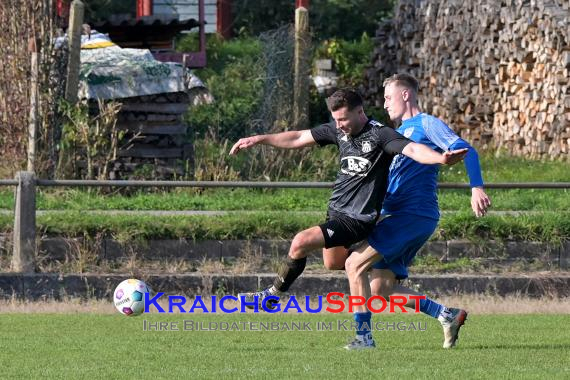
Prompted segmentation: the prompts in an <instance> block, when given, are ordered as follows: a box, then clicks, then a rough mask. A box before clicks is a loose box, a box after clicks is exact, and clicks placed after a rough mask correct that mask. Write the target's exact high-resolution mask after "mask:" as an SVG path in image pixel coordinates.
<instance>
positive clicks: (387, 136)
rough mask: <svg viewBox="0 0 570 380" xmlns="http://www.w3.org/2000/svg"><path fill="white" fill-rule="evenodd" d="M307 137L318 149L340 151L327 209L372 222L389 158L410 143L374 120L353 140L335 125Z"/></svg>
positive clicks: (386, 173)
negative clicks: (330, 147) (330, 146)
mask: <svg viewBox="0 0 570 380" xmlns="http://www.w3.org/2000/svg"><path fill="white" fill-rule="evenodd" d="M311 134H312V135H313V138H314V139H315V141H316V142H317V143H318V144H319V145H320V146H325V145H329V144H336V145H337V146H338V149H339V151H340V170H339V171H338V174H337V176H336V181H335V183H334V188H333V193H332V196H331V198H330V201H329V209H330V210H333V211H336V212H340V213H342V214H344V215H347V216H349V217H351V218H354V219H358V220H362V221H365V222H371V221H374V220H376V218H377V217H378V214H379V212H380V209H381V206H382V201H383V200H384V195H385V194H386V187H387V185H388V170H389V168H390V164H391V162H392V158H394V155H396V154H399V153H402V149H404V147H405V146H406V145H408V144H409V143H410V142H411V140H408V139H407V138H405V137H404V136H402V135H401V134H399V133H398V132H396V131H394V130H393V129H392V128H389V127H386V126H384V125H382V124H381V123H379V122H377V121H375V120H368V122H367V123H366V125H365V126H364V128H363V129H362V131H360V133H359V134H358V135H356V136H347V135H345V134H344V133H343V132H342V131H340V130H338V129H337V128H336V126H335V122H331V123H327V124H323V125H320V126H318V127H315V128H313V129H311Z"/></svg>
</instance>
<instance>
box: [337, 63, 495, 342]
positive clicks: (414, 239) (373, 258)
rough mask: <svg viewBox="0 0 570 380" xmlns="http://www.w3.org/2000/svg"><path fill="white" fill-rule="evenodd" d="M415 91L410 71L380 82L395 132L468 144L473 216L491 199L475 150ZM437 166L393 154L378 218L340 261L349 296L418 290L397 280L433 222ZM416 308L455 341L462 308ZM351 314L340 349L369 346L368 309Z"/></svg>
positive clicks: (443, 143)
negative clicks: (353, 327) (352, 326)
mask: <svg viewBox="0 0 570 380" xmlns="http://www.w3.org/2000/svg"><path fill="white" fill-rule="evenodd" d="M417 93H418V81H417V80H416V79H415V78H414V77H413V76H411V75H408V74H395V75H393V76H392V77H390V78H388V79H387V80H386V81H385V82H384V99H385V103H384V108H385V109H386V110H387V111H388V114H389V115H390V119H391V120H392V121H394V122H395V123H396V124H399V123H400V122H401V126H400V127H399V128H398V129H397V131H398V132H399V133H401V134H402V135H404V136H406V137H408V138H409V139H411V140H412V141H414V142H417V143H421V144H425V145H427V146H429V147H431V148H432V149H435V150H438V151H448V150H453V149H462V148H467V149H468V153H467V156H466V157H465V166H466V168H467V173H468V176H469V180H470V185H471V189H472V190H471V191H472V197H471V206H472V209H473V211H474V212H475V214H476V215H477V216H483V215H485V213H486V211H487V208H488V207H489V206H490V205H491V201H490V199H489V197H488V196H487V194H485V191H484V190H483V179H482V177H481V169H480V165H479V158H478V155H477V152H476V151H475V149H473V147H471V145H469V144H468V143H467V142H465V141H464V140H462V139H461V138H460V137H459V136H457V135H456V134H455V133H454V132H453V131H452V130H451V129H450V128H449V127H448V126H447V125H446V124H445V123H443V122H442V121H441V120H440V119H438V118H436V117H434V116H431V115H427V114H425V113H422V112H421V111H420V109H419V106H418V104H417ZM438 170H439V166H438V165H423V164H420V163H417V162H415V161H413V160H410V159H409V158H407V157H405V156H403V155H401V154H399V155H396V156H395V157H394V160H393V161H392V164H391V166H390V171H389V175H388V188H387V191H386V196H385V198H384V203H383V206H382V211H381V216H380V221H379V222H378V224H377V225H376V227H375V228H374V230H373V232H372V234H371V235H370V236H369V237H368V242H367V243H363V244H362V245H360V246H359V247H358V248H357V249H355V250H354V252H353V253H352V255H351V256H349V257H348V259H347V260H346V263H345V266H346V272H347V275H348V278H349V283H350V293H351V295H352V296H363V297H365V299H368V298H369V297H370V296H371V294H375V295H382V296H384V297H385V298H386V299H387V298H388V296H389V295H392V294H398V295H404V296H409V295H421V294H420V293H417V292H415V291H413V290H412V289H409V288H407V287H404V286H402V285H400V283H399V282H400V280H402V279H405V278H407V277H408V266H409V265H410V264H411V262H412V260H413V259H414V257H415V255H416V253H417V252H418V250H419V249H420V248H421V247H422V246H423V245H424V243H425V242H426V241H427V240H428V239H429V238H430V236H431V235H432V234H433V232H434V231H435V229H436V226H437V223H438V221H439V216H440V215H439V207H438V202H437V175H438ZM370 268H372V270H371V271H370V272H371V281H370V282H369V281H368V271H369V269H370ZM408 299H409V298H408ZM414 302H415V301H414V300H410V301H409V302H408V303H407V304H406V306H407V307H413V306H414ZM420 311H422V312H423V313H425V314H427V315H430V316H432V317H434V318H437V319H438V320H439V321H440V323H441V325H442V327H443V331H444V343H443V347H444V348H451V347H453V346H455V344H456V342H457V338H458V335H459V329H460V328H461V326H462V325H463V324H464V323H465V320H466V318H467V312H466V311H465V310H461V309H455V308H447V307H445V306H443V305H440V304H439V303H437V302H435V301H434V300H431V299H429V298H426V299H425V300H421V301H420ZM354 318H355V321H356V323H357V325H358V329H357V335H356V338H355V339H354V341H352V342H351V343H350V344H348V345H347V346H345V348H346V349H349V350H353V349H366V348H373V347H375V342H374V340H373V338H372V334H371V331H370V327H371V313H370V311H369V310H367V309H366V306H364V305H363V306H356V308H355V313H354Z"/></svg>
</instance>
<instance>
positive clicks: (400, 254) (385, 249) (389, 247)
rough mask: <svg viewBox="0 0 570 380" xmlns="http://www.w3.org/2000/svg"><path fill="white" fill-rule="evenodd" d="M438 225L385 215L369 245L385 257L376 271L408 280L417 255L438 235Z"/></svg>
mask: <svg viewBox="0 0 570 380" xmlns="http://www.w3.org/2000/svg"><path fill="white" fill-rule="evenodd" d="M437 223H438V221H437V220H435V219H431V218H424V217H421V216H416V215H383V216H381V217H380V221H379V222H378V224H376V227H374V231H372V233H371V234H370V236H368V244H370V246H371V247H372V248H374V249H375V250H376V251H378V252H380V254H381V255H382V256H383V258H382V260H380V261H379V262H377V263H376V264H374V265H373V266H372V267H373V268H375V269H389V270H391V271H392V272H394V274H395V275H396V278H397V279H404V278H407V277H408V267H409V266H410V264H411V263H412V261H413V259H414V257H415V256H416V253H417V252H418V251H419V250H420V248H421V247H422V246H423V245H424V244H425V242H426V241H428V239H429V238H430V236H431V235H432V234H433V232H434V231H435V228H436V227H437Z"/></svg>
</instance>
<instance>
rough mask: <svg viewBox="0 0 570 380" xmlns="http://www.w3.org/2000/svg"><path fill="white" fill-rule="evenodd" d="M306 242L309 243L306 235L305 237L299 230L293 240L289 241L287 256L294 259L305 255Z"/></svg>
mask: <svg viewBox="0 0 570 380" xmlns="http://www.w3.org/2000/svg"><path fill="white" fill-rule="evenodd" d="M308 244H309V239H307V237H305V236H304V235H303V233H302V232H299V233H298V234H297V235H295V237H294V238H293V241H292V242H291V249H290V250H289V257H291V258H292V259H295V260H298V259H302V258H303V257H307V252H306V251H307V246H308Z"/></svg>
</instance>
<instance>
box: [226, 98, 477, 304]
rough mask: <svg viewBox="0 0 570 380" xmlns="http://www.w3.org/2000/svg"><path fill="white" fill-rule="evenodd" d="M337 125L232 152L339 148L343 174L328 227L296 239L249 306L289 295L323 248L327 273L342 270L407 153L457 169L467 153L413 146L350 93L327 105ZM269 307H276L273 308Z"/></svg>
mask: <svg viewBox="0 0 570 380" xmlns="http://www.w3.org/2000/svg"><path fill="white" fill-rule="evenodd" d="M327 106H328V109H329V111H330V112H331V114H332V117H333V119H334V121H333V122H330V123H327V124H323V125H320V126H318V127H315V128H313V129H306V130H302V131H287V132H281V133H276V134H267V135H257V136H251V137H246V138H242V139H240V140H239V141H238V142H236V143H235V144H234V146H233V147H232V149H231V150H230V154H237V153H238V152H239V151H240V150H243V149H247V148H250V147H252V146H254V145H257V144H264V145H270V146H273V147H277V148H285V149H296V148H303V147H307V146H312V145H316V144H318V145H319V146H325V145H329V144H335V145H336V146H337V147H338V149H339V152H340V169H339V171H338V174H337V177H336V181H335V183H334V187H333V193H332V196H331V198H330V200H329V206H328V211H327V218H326V221H325V222H324V223H323V224H321V225H319V226H314V227H311V228H308V229H306V230H304V231H301V232H299V233H298V234H297V235H295V237H294V238H293V241H292V242H291V247H290V248H289V254H288V257H287V259H286V262H285V263H284V264H283V265H282V267H281V269H280V270H279V273H278V275H277V276H276V278H275V281H274V283H273V285H272V286H270V287H268V288H266V289H264V290H262V291H259V292H251V293H245V294H240V300H241V298H242V296H245V300H246V301H247V302H255V301H254V300H255V297H258V301H259V303H260V304H261V303H262V302H263V299H264V298H266V297H269V296H279V295H281V294H282V293H283V292H286V291H288V290H289V287H290V286H291V284H293V282H294V281H295V279H297V277H299V276H300V275H301V273H303V270H304V269H305V265H306V262H307V255H308V254H309V252H311V251H313V250H316V249H320V248H323V260H324V264H325V267H326V268H328V269H341V268H342V267H343V266H344V262H345V260H346V258H347V256H348V247H350V246H351V245H352V244H354V243H357V242H359V241H361V240H364V239H366V238H367V237H368V235H369V234H370V233H371V232H372V230H373V228H374V225H375V223H376V220H377V218H378V215H379V211H380V209H381V206H382V200H383V199H384V195H385V193H386V186H387V182H388V181H387V179H388V170H389V168H390V164H391V162H392V158H393V157H394V156H395V155H396V154H399V153H402V154H404V155H406V156H408V157H410V158H412V159H413V160H415V161H417V162H419V163H422V164H446V165H453V164H455V163H457V162H459V161H461V160H462V159H463V158H464V156H465V153H466V149H462V150H456V151H449V152H445V153H443V154H440V153H438V152H436V151H434V150H432V149H431V148H429V147H427V146H425V145H422V144H417V143H414V142H412V141H411V140H409V139H407V138H406V137H404V136H402V135H400V134H399V133H398V132H396V131H394V130H393V129H392V128H390V127H387V126H384V125H382V124H381V123H379V122H377V121H375V120H372V119H369V118H368V117H367V116H366V114H365V113H364V109H363V106H362V98H361V97H360V95H359V94H358V93H356V92H355V91H353V90H350V89H341V90H338V91H336V92H335V93H334V94H332V95H331V96H330V97H329V98H328V99H327ZM267 306H268V307H271V305H269V302H268V305H267Z"/></svg>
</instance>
